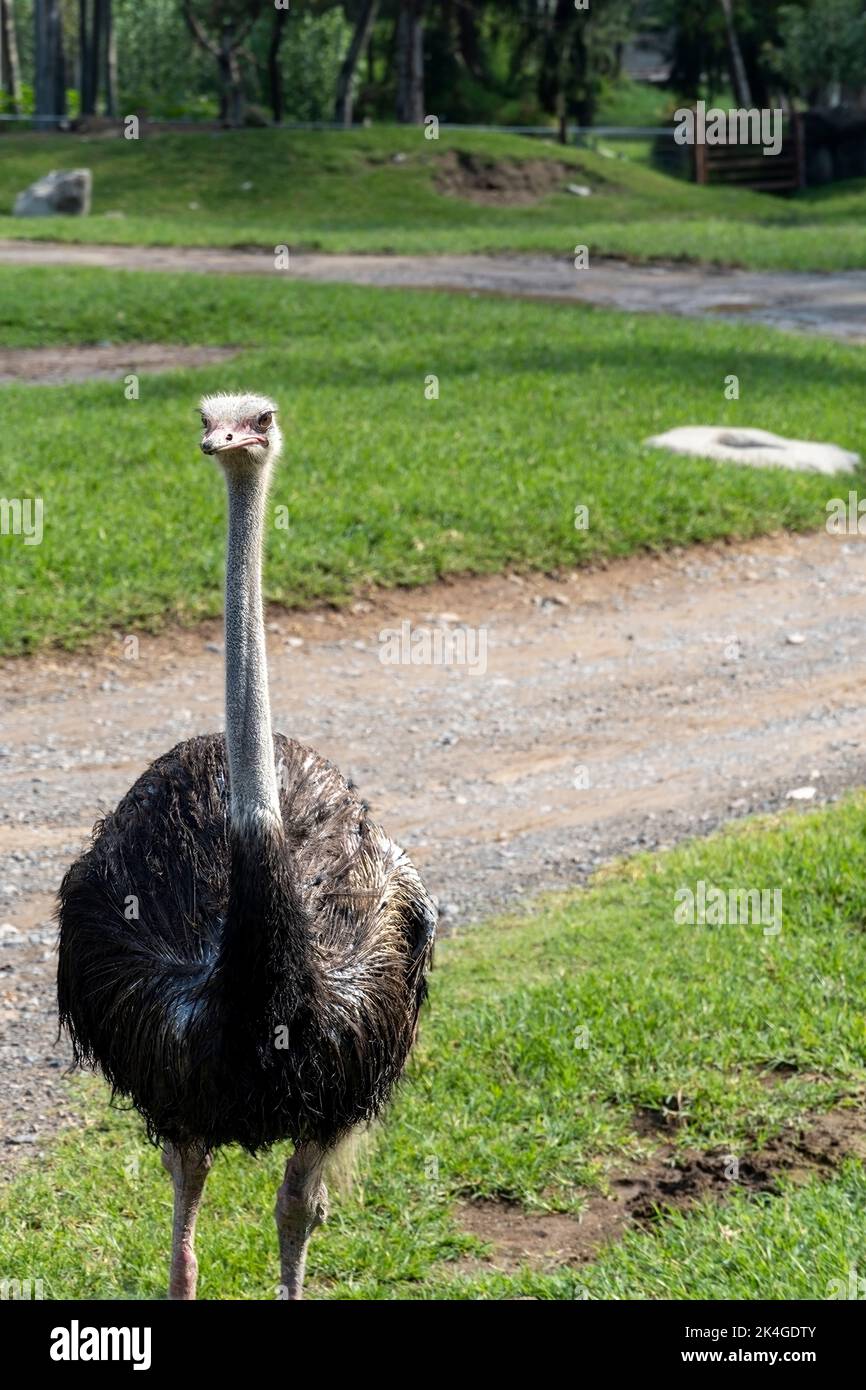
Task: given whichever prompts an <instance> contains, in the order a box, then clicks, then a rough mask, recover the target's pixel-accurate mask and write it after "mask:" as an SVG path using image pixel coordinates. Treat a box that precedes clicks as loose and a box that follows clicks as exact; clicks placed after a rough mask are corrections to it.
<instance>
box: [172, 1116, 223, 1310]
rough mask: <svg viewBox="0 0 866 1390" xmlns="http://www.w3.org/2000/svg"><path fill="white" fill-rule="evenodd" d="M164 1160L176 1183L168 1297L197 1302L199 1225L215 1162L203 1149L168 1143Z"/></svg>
mask: <svg viewBox="0 0 866 1390" xmlns="http://www.w3.org/2000/svg"><path fill="white" fill-rule="evenodd" d="M162 1161H163V1164H164V1166H165V1167H166V1168H167V1169H168V1171H169V1173H171V1176H172V1180H173V1182H174V1226H173V1229H172V1241H171V1272H170V1275H169V1284H168V1296H169V1298H172V1299H193V1298H195V1290H196V1283H197V1280H198V1262H197V1260H196V1257H195V1223H196V1219H197V1217H198V1209H199V1204H200V1203H201V1196H202V1192H203V1191H204V1184H205V1179H206V1177H207V1175H208V1172H209V1171H210V1166H211V1164H212V1163H213V1159H212V1158H211V1155H210V1154H209V1153H206V1152H205V1151H204V1150H202V1149H197V1148H189V1149H179V1148H176V1147H175V1145H174V1144H166V1146H165V1149H164V1150H163V1154H162Z"/></svg>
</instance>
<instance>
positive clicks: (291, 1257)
mask: <svg viewBox="0 0 866 1390" xmlns="http://www.w3.org/2000/svg"><path fill="white" fill-rule="evenodd" d="M324 1161H325V1156H324V1154H323V1153H322V1151H321V1149H319V1148H317V1147H316V1146H315V1145H314V1144H303V1145H301V1147H300V1148H299V1149H298V1150H297V1151H296V1152H295V1153H294V1154H293V1155H292V1157H291V1158H290V1159H289V1161H288V1163H287V1164H286V1176H285V1178H284V1180H283V1185H282V1187H281V1188H280V1189H279V1190H278V1192H277V1205H276V1211H275V1213H274V1215H275V1217H276V1222H277V1236H278V1238H279V1242H280V1275H281V1279H282V1283H281V1286H280V1297H281V1298H285V1299H290V1300H292V1301H295V1300H297V1299H299V1298H303V1290H304V1270H305V1268H306V1264H307V1245H308V1244H309V1240H310V1236H311V1235H312V1233H313V1231H314V1230H315V1229H316V1227H317V1226H321V1224H322V1222H323V1221H325V1220H326V1219H327V1216H328V1189H327V1188H326V1187H325V1184H324V1182H323V1180H322V1169H323V1166H324Z"/></svg>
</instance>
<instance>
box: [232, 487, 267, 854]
mask: <svg viewBox="0 0 866 1390" xmlns="http://www.w3.org/2000/svg"><path fill="white" fill-rule="evenodd" d="M227 482H228V494H229V536H228V555H227V559H226V604H225V612H226V627H225V635H226V745H227V748H228V760H229V789H230V803H229V814H230V818H231V822H232V824H233V825H235V826H237V827H239V828H246V827H248V826H249V825H250V823H251V822H260V821H262V820H267V821H271V819H272V818H274V817H275V818H276V821H277V823H278V824H279V823H280V809H279V806H280V803H279V794H278V790H277V773H276V767H275V766H274V743H273V734H272V731H271V708H270V701H269V699H268V666H267V657H266V652H265V625H264V616H263V612H262V541H263V536H264V524H265V503H266V500H267V491H268V482H267V477H266V475H265V472H264V470H260V469H258V468H255V469H254V468H250V469H248V470H243V471H235V470H234V469H232V470H229V471H228V472H227Z"/></svg>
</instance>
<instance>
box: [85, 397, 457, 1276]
mask: <svg viewBox="0 0 866 1390" xmlns="http://www.w3.org/2000/svg"><path fill="white" fill-rule="evenodd" d="M201 410H202V423H203V426H204V431H205V432H204V436H203V439H202V442H201V447H202V450H203V451H204V452H205V453H207V454H215V455H216V456H217V458H218V459H219V462H220V463H221V464H222V466H223V470H224V473H225V477H226V482H227V487H228V501H229V532H228V551H227V561H226V609H225V633H226V644H225V650H226V733H225V737H223V736H222V735H221V734H210V735H206V736H203V737H199V738H194V739H190V740H189V741H188V742H185V743H181V744H178V746H177V747H176V748H174V749H172V750H171V752H169V753H166V754H164V755H163V756H162V757H161V758H158V759H157V760H156V762H154V763H153V764H152V765H151V767H149V768H148V770H147V771H146V772H145V773H144V774H143V775H142V776H141V777H140V778H139V779H138V781H137V782H136V783H135V785H134V786H133V787H132V788H131V790H130V791H129V792H128V793H127V794H126V796H125V797H124V798H123V800H122V801H121V802H120V804H119V805H118V807H117V809H116V810H115V811H114V812H113V813H112V814H111V815H109V816H107V817H106V818H105V819H104V820H103V821H102V822H101V823H99V824H97V826H96V827H95V830H94V838H93V841H92V844H91V846H90V848H89V849H88V850H87V851H86V853H85V854H84V855H82V857H81V858H80V859H79V860H78V861H77V862H76V863H75V864H73V865H72V867H71V868H70V869H69V870H68V872H67V874H66V876H65V878H64V880H63V884H62V886H61V889H60V907H59V921H60V957H59V968H58V1001H59V1010H60V1018H61V1022H62V1023H63V1024H64V1025H65V1027H66V1028H67V1029H68V1031H69V1033H70V1035H71V1038H72V1041H73V1046H74V1050H75V1056H76V1060H77V1061H78V1062H80V1063H87V1064H91V1065H98V1066H99V1067H100V1068H101V1070H102V1072H103V1073H104V1075H105V1077H106V1078H107V1080H108V1081H109V1082H110V1084H111V1086H112V1088H113V1090H114V1091H115V1092H116V1093H118V1094H120V1095H122V1096H126V1097H129V1098H130V1099H131V1100H132V1101H133V1103H134V1104H135V1106H136V1108H137V1109H138V1110H139V1111H140V1113H141V1114H142V1116H143V1117H144V1120H145V1122H146V1124H147V1128H148V1132H149V1134H150V1136H151V1138H152V1139H154V1140H158V1141H160V1142H162V1143H163V1144H164V1146H165V1148H164V1154H163V1161H164V1162H165V1165H166V1167H167V1168H168V1169H169V1171H170V1172H171V1174H172V1177H173V1179H174V1189H175V1213H174V1237H173V1248H172V1260H171V1275H170V1285H169V1292H170V1296H171V1297H174V1298H194V1297H195V1285H196V1274H197V1267H196V1260H195V1254H194V1248H193V1242H194V1234H195V1219H196V1214H197V1210H198V1205H199V1201H200V1199H201V1195H202V1189H203V1187H204V1182H205V1178H206V1176H207V1171H208V1169H209V1167H210V1164H211V1154H212V1152H213V1150H214V1149H216V1148H217V1147H219V1146H220V1145H222V1144H232V1143H236V1144H240V1145H242V1146H243V1147H244V1148H245V1149H247V1150H249V1151H250V1152H251V1153H255V1152H257V1151H259V1150H261V1149H264V1148H267V1147H268V1146H269V1145H271V1144H273V1143H275V1142H278V1141H281V1140H291V1141H292V1143H293V1145H294V1153H293V1155H292V1157H291V1158H290V1159H289V1161H288V1164H287V1166H286V1175H285V1180H284V1182H283V1185H282V1187H281V1188H280V1190H279V1193H278V1196H277V1207H276V1220H277V1229H278V1235H279V1243H280V1254H281V1266H282V1285H283V1290H282V1292H283V1295H284V1296H285V1297H288V1298H300V1296H301V1290H302V1285H303V1275H304V1262H305V1259H306V1247H307V1241H308V1239H309V1236H310V1233H311V1231H312V1230H313V1229H314V1227H315V1226H316V1225H318V1224H319V1222H320V1221H321V1220H323V1219H324V1216H325V1214H326V1205H327V1194H326V1190H325V1184H324V1179H323V1170H324V1163H325V1159H326V1157H327V1156H328V1154H329V1153H330V1152H331V1151H332V1150H334V1149H335V1147H336V1146H337V1145H338V1144H339V1142H340V1141H341V1140H342V1139H343V1138H344V1137H345V1136H347V1135H348V1133H349V1132H350V1131H351V1130H352V1129H353V1128H354V1127H355V1126H357V1125H359V1124H361V1123H363V1122H364V1121H366V1120H369V1119H371V1118H372V1117H373V1116H374V1115H375V1114H376V1113H377V1112H378V1111H379V1110H380V1108H381V1107H382V1105H383V1104H384V1102H385V1101H386V1100H387V1099H388V1096H389V1094H390V1092H391V1090H392V1088H393V1086H394V1084H395V1082H396V1081H397V1079H398V1077H399V1076H400V1073H401V1071H402V1069H403V1066H404V1063H405V1061H406V1058H407V1056H408V1053H409V1050H410V1048H411V1046H412V1043H413V1040H414V1037H415V1031H416V1025H417V1018H418V1011H419V1009H420V1006H421V1004H422V1002H423V1000H424V997H425V993H426V974H427V968H428V966H429V963H430V956H431V951H432V943H433V936H434V934H435V926H436V916H435V911H434V908H433V904H432V901H431V899H430V897H429V896H428V894H427V893H426V891H425V889H424V887H423V885H422V883H421V880H420V878H419V877H418V874H417V872H416V870H415V869H414V867H413V866H412V864H411V863H410V862H409V860H408V859H407V857H406V855H405V854H404V853H403V851H402V850H400V849H399V848H398V847H397V846H396V845H395V844H393V843H392V842H391V841H390V840H389V839H388V838H387V836H386V835H385V834H384V833H383V831H382V830H381V829H380V828H379V827H378V826H377V825H376V824H374V823H373V822H372V821H371V820H369V819H368V817H367V813H366V807H365V805H364V803H363V802H361V801H360V800H359V799H358V797H357V796H356V795H355V793H354V791H353V789H352V788H351V786H350V785H349V784H348V783H347V782H346V781H345V780H344V778H343V777H342V776H341V774H340V773H339V772H338V771H337V769H336V768H335V767H334V766H333V765H332V764H331V763H329V762H327V761H325V760H324V759H323V758H321V757H319V755H318V754H317V753H315V752H313V751H312V750H311V749H308V748H304V747H302V746H301V745H300V744H298V743H296V742H294V741H293V740H291V739H287V738H285V737H283V736H282V735H281V734H274V733H273V732H272V729H271V720H270V706H269V699H268V681H267V667H266V659H265V635H264V624H263V615H262V596H261V561H262V538H263V530H264V515H265V503H266V498H267V488H268V481H269V476H270V472H271V468H272V466H273V464H274V463H275V461H276V459H277V458H278V457H279V454H280V451H281V447H282V439H281V435H280V431H279V428H278V426H277V424H276V421H275V419H274V415H275V406H274V405H273V403H272V402H271V401H269V400H267V399H266V398H265V397H261V396H214V397H206V398H205V399H204V400H203V401H202V405H201Z"/></svg>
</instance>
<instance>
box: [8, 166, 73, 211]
mask: <svg viewBox="0 0 866 1390" xmlns="http://www.w3.org/2000/svg"><path fill="white" fill-rule="evenodd" d="M92 188H93V175H92V174H91V172H90V170H89V169H52V170H51V173H50V174H45V175H44V177H43V178H41V179H37V180H36V182H35V183H31V185H30V187H29V188H25V189H24V191H23V193H19V194H18V197H17V198H16V199H15V204H14V206H13V208H12V215H13V217H55V216H56V215H57V214H58V213H68V214H69V215H70V216H74V217H85V216H86V215H87V213H89V212H90V194H91V191H92Z"/></svg>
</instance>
